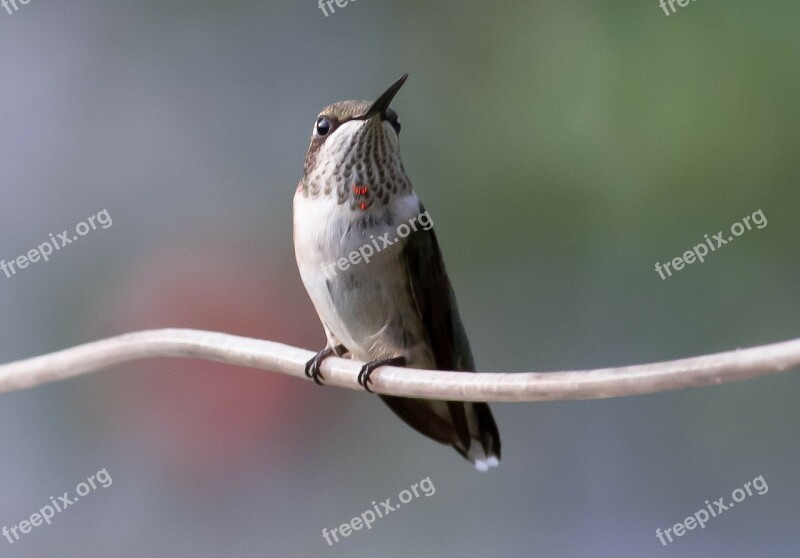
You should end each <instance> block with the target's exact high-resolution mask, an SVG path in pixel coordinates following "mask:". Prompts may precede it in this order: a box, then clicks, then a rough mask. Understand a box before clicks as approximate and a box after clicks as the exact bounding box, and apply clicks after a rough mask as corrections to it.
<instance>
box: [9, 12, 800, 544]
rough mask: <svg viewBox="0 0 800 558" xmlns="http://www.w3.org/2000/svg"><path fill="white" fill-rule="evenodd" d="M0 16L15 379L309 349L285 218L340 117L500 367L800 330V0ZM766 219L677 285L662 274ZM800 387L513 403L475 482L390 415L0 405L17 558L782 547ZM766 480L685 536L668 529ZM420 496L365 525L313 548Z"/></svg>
mask: <svg viewBox="0 0 800 558" xmlns="http://www.w3.org/2000/svg"><path fill="white" fill-rule="evenodd" d="M20 7H21V9H20V11H19V12H17V13H15V14H14V15H8V14H7V13H6V12H5V11H0V139H2V155H0V258H2V259H6V260H10V259H13V258H15V257H16V256H18V255H21V254H25V253H27V251H28V250H30V249H31V248H34V247H36V246H37V245H39V244H41V243H42V242H44V241H46V240H47V238H48V234H49V233H51V232H52V233H59V232H61V231H62V230H63V229H67V228H69V229H73V228H74V226H75V225H76V224H77V223H78V222H80V221H82V220H84V219H86V218H87V217H88V216H90V215H94V214H96V213H97V212H99V211H101V210H103V209H107V210H108V212H109V214H110V215H111V217H112V218H113V226H111V227H110V228H108V229H106V230H98V231H94V232H91V233H90V234H88V235H87V236H85V237H83V238H81V239H80V240H79V241H77V242H75V243H73V244H71V245H69V246H67V247H65V248H64V249H63V251H60V252H58V253H57V254H55V255H53V256H52V257H51V260H50V261H49V262H48V263H41V262H39V263H36V264H33V265H31V266H30V267H29V268H27V269H25V270H23V271H21V272H20V273H18V274H17V275H15V276H13V277H12V278H11V279H7V278H5V276H3V275H0V313H1V316H2V317H0V362H7V361H11V360H15V359H19V358H24V357H28V356H33V355H37V354H42V353H45V352H49V351H53V350H57V349H61V348H64V347H67V346H71V345H74V344H78V343H81V342H86V341H89V340H94V339H98V338H102V337H105V336H108V335H112V334H117V333H123V332H127V331H133V330H137V329H143V328H152V327H165V326H176V327H196V328H204V329H213V330H220V331H226V332H231V333H237V334H244V335H249V336H254V337H262V338H268V339H272V340H277V341H282V342H287V343H291V344H295V345H300V346H303V347H307V348H310V349H318V348H320V347H321V346H322V344H323V343H324V337H323V334H322V328H321V326H320V325H319V323H318V321H317V319H316V316H315V314H314V312H313V309H312V307H311V305H310V303H309V301H308V299H307V297H306V295H305V292H304V291H303V288H302V285H301V284H300V280H299V276H298V273H297V271H296V267H295V264H294V255H293V251H292V244H291V198H292V195H293V193H294V188H295V185H296V183H297V181H298V179H299V178H300V173H301V169H302V160H303V155H304V153H305V150H306V147H307V142H308V139H309V136H310V133H311V128H312V124H313V122H314V118H315V116H316V114H317V112H318V110H319V109H320V108H321V107H322V106H324V105H325V104H327V103H329V102H332V101H335V100H340V99H347V98H357V99H359V98H366V99H370V98H374V97H375V96H376V95H377V94H378V93H380V92H381V91H383V89H384V88H385V87H386V86H388V85H389V84H390V83H391V82H392V81H393V80H394V79H396V78H397V77H398V76H399V75H401V74H402V73H404V72H409V73H410V74H411V77H410V78H409V80H408V82H407V84H406V85H405V87H404V88H403V90H402V91H401V93H400V94H399V95H398V97H397V98H396V100H395V102H394V103H393V106H394V108H395V109H396V110H397V111H398V113H399V114H400V119H401V122H402V124H403V132H402V134H401V136H402V137H401V145H402V149H403V157H404V163H405V167H406V169H407V170H408V172H409V174H410V176H411V178H412V180H413V181H414V183H415V185H416V188H417V190H418V192H419V194H420V196H421V197H422V199H423V200H424V201H425V204H426V206H427V208H428V209H429V211H430V214H431V215H432V217H433V220H434V222H435V225H436V230H437V234H438V236H439V240H440V243H441V245H442V248H443V251H444V254H445V259H446V263H447V266H448V270H449V272H450V275H451V279H452V281H453V283H454V286H455V289H456V292H457V294H458V297H459V302H460V307H461V313H462V316H463V318H464V321H465V324H466V327H467V331H468V332H469V335H470V338H471V341H472V346H473V351H474V353H475V356H476V360H477V362H478V366H479V368H480V369H482V370H495V371H531V370H558V369H571V368H591V367H600V366H610V365H622V364H630V363H638V362H652V361H657V360H661V359H671V358H680V357H684V356H691V355H697V354H704V353H709V352H714V351H721V350H728V349H733V348H735V347H745V346H752V345H756V344H760V343H766V342H771V341H777V340H783V339H789V338H794V337H798V336H800V297H798V294H800V287H799V286H798V270H799V269H800V266H799V265H798V263H799V258H798V256H799V255H800V254H798V244H797V239H798V233H800V227H799V226H798V219H797V215H798V211H799V210H800V196H798V179H800V172H799V171H798V165H797V147H798V139H800V124H798V122H800V118H798V117H799V116H800V110H799V109H800V97H799V96H798V86H799V85H800V66H799V65H798V56H799V55H800V40H798V35H797V29H798V23H800V17H799V16H800V8H798V6H797V3H796V2H789V1H774V2H769V3H766V4H764V3H755V2H752V1H748V2H745V1H738V0H735V1H726V2H720V1H718V0H698V1H697V2H692V3H690V5H689V6H687V7H686V8H682V9H680V10H679V11H678V12H677V13H675V14H673V15H670V16H668V17H667V16H665V15H664V13H663V11H662V10H661V8H659V7H658V4H657V2H656V1H655V0H651V1H648V2H604V3H598V2H586V1H584V2H573V1H566V2H557V3H555V2H522V1H520V2H495V3H489V2H476V1H473V0H466V1H461V2H421V1H418V2H390V1H388V0H380V1H379V0H369V1H368V0H359V1H358V2H355V3H351V4H350V5H348V6H347V7H346V8H343V9H337V11H336V13H335V14H332V15H330V16H329V17H327V18H326V17H325V16H324V15H323V14H322V12H321V11H320V10H319V9H318V7H317V5H316V4H315V3H314V2H313V1H312V0H303V1H300V2H291V3H290V2H273V3H267V2H233V3H231V2H207V1H195V2H182V1H174V2H163V1H162V2H154V1H148V0H145V1H143V2H121V1H115V0H112V1H104V2H99V1H94V0H90V1H88V2H81V3H70V4H63V3H62V4H57V3H53V2H45V1H43V0H32V1H31V2H30V3H29V4H28V5H27V6H20ZM758 209H761V210H762V211H763V213H764V215H765V216H766V217H767V219H768V222H769V224H768V226H767V227H766V228H764V229H761V230H753V231H749V232H746V233H745V234H744V235H743V236H742V237H740V238H738V239H736V240H735V241H734V242H732V243H731V244H729V245H727V246H725V247H723V248H720V249H719V251H717V252H715V253H713V254H712V255H710V256H709V257H708V259H707V261H706V262H705V263H703V264H697V263H696V264H693V265H691V266H688V267H687V268H686V269H683V270H682V271H680V272H678V273H677V274H675V275H674V276H673V277H670V278H668V279H666V280H661V279H660V278H659V276H658V274H657V273H656V272H655V271H654V269H653V267H654V264H655V262H656V261H661V262H664V261H667V260H669V259H672V258H674V257H675V256H678V255H680V254H682V253H683V252H684V251H686V250H688V249H690V248H691V247H692V246H693V245H695V244H697V243H699V242H702V240H703V235H704V234H709V235H711V234H714V233H716V232H717V231H719V230H726V231H727V229H728V227H730V225H731V224H732V223H734V222H736V221H739V220H741V219H742V218H743V217H744V216H745V215H749V214H751V213H753V212H754V211H756V210H758ZM798 390H800V375H798V374H797V373H792V374H785V375H779V376H774V377H768V378H763V379H758V380H754V381H749V382H745V383H737V384H730V385H725V386H722V387H717V388H708V389H698V390H689V391H682V392H675V393H662V394H657V395H650V396H642V397H630V398H625V399H613V400H605V401H587V402H564V403H546V404H494V405H493V406H492V407H493V409H494V412H495V415H496V418H497V421H498V423H499V425H500V428H501V432H502V436H503V444H504V446H503V447H504V454H503V455H504V460H503V463H502V464H501V466H500V468H499V469H498V470H497V471H493V472H492V473H491V474H487V475H481V474H478V473H476V472H475V471H474V470H472V468H471V467H470V466H469V465H468V464H466V463H465V462H464V461H463V460H462V459H461V458H460V457H459V456H458V455H457V454H456V453H455V452H453V451H452V450H450V449H447V448H444V447H440V446H438V445H436V444H433V443H432V442H430V441H428V440H426V439H424V438H422V437H421V436H419V435H418V434H416V433H415V432H413V431H411V430H410V429H408V428H407V427H406V426H405V425H403V424H402V423H401V422H400V421H398V420H396V419H395V418H394V417H393V416H392V415H391V413H390V412H389V411H388V410H387V409H386V408H384V406H383V405H382V404H381V403H380V402H379V401H378V400H377V398H374V397H370V396H367V395H364V394H361V393H357V392H350V391H346V390H340V389H335V388H329V389H320V388H317V387H316V386H314V385H312V384H310V383H306V382H301V381H298V380H295V379H290V378H286V377H282V376H279V375H275V374H268V373H261V372H256V371H250V370H241V369H234V368H230V367H225V366H222V365H216V364H211V363H200V362H194V361H163V360H155V361H145V362H141V363H137V364H133V365H129V366H123V367H118V368H116V369H113V370H110V371H106V372H103V373H100V374H97V375H95V376H92V377H84V378H80V379H75V380H72V381H68V382H65V383H60V384H54V385H49V386H45V387H42V388H38V389H36V390H33V391H29V392H21V393H14V394H10V395H4V396H2V397H0V440H2V442H1V444H2V446H1V447H2V451H0V527H2V526H3V525H7V526H11V525H13V524H15V523H18V522H19V521H21V520H23V519H26V518H28V517H29V516H30V514H31V513H33V512H35V511H36V510H38V509H39V508H41V507H42V506H43V505H45V504H47V503H48V501H49V497H50V496H52V495H60V494H62V493H63V492H64V491H70V492H74V489H75V486H76V485H77V484H78V483H79V482H81V481H83V480H85V479H86V478H87V477H88V476H89V475H92V474H94V473H95V472H96V471H98V470H99V469H102V468H106V469H107V470H108V473H109V474H110V476H111V477H112V478H113V484H112V485H111V486H110V487H109V488H107V489H103V490H98V491H96V492H92V493H91V494H90V495H88V496H86V497H85V498H82V499H81V500H80V502H78V503H76V504H75V505H74V506H72V507H70V508H69V509H67V510H65V511H64V512H63V513H61V514H58V515H57V516H56V517H55V519H54V522H53V524H52V525H51V526H43V527H38V528H36V529H34V531H33V532H32V533H30V534H27V535H25V536H24V537H23V539H22V540H21V541H19V542H18V543H15V544H14V545H10V544H8V543H7V542H6V541H5V539H2V538H0V556H6V555H8V556H35V557H41V556H56V555H59V556H81V557H83V556H87V557H88V556H137V557H140V556H221V555H224V556H236V557H239V556H242V557H248V556H253V557H256V556H286V557H290V556H291V557H295V556H297V557H310V556H331V557H334V556H343V557H361V556H364V557H374V556H387V557H389V556H398V557H399V556H546V557H549V556H637V557H638V556H657V557H665V556H753V555H759V556H791V555H794V554H796V549H797V545H796V529H797V525H798V519H800V511H799V510H800V506H798V504H800V489H799V488H798V485H799V481H800V473H798V463H799V462H800V449H799V448H798V442H797V440H798V436H797V425H798V419H799V418H800V406H798V403H797V394H798ZM758 475H763V476H764V478H765V480H766V482H767V483H768V486H769V492H768V493H767V494H765V495H763V496H753V497H750V498H748V499H746V500H745V501H744V502H742V503H741V504H739V505H737V507H736V508H734V509H732V510H730V511H728V512H725V513H724V514H723V515H721V516H720V517H717V518H715V519H712V520H711V521H710V522H709V523H708V525H707V526H706V528H705V529H704V530H702V531H700V530H694V531H691V532H689V533H687V534H686V535H684V536H683V537H682V538H681V539H679V540H677V541H676V542H674V543H672V544H671V545H669V546H668V547H666V548H663V547H662V546H661V544H660V543H659V542H658V540H657V539H656V536H655V529H656V528H657V527H661V528H662V529H665V528H667V527H670V526H672V525H673V524H674V523H676V522H678V521H681V520H683V518H685V517H686V516H688V515H691V514H692V513H694V512H695V511H696V510H697V509H699V508H700V507H702V506H704V501H705V500H706V499H709V500H713V499H717V498H719V497H722V496H725V497H726V498H728V499H729V496H730V493H731V491H732V490H734V489H735V488H737V487H740V486H742V485H743V484H744V483H745V482H748V481H751V480H752V479H753V478H754V477H756V476H758ZM426 477H430V479H431V481H432V482H433V484H434V485H435V487H436V493H435V495H433V496H431V497H429V498H421V499H419V500H414V501H413V502H412V503H410V504H408V505H407V506H406V507H404V508H403V509H400V510H398V511H396V512H394V513H392V514H390V515H389V516H387V517H386V518H385V519H383V520H380V521H379V522H377V523H376V524H375V525H374V526H373V528H372V529H371V530H370V531H363V530H362V531H359V532H356V533H354V534H352V535H351V536H350V537H349V538H347V539H345V540H343V541H342V542H340V543H338V544H337V545H335V546H333V547H328V545H327V544H326V543H325V541H324V540H323V539H322V537H321V535H320V532H321V529H322V528H323V527H326V528H328V529H331V528H333V527H336V526H338V525H340V524H341V523H344V522H345V521H348V520H349V519H350V518H351V517H353V516H354V515H357V514H360V513H361V512H362V511H364V510H365V509H367V508H369V507H371V504H370V502H371V501H372V500H376V501H377V500H383V499H385V498H388V497H392V498H393V499H396V497H397V494H398V493H399V492H400V491H401V490H403V489H404V488H407V487H408V486H410V485H411V484H413V483H415V482H418V481H419V480H421V479H423V478H426Z"/></svg>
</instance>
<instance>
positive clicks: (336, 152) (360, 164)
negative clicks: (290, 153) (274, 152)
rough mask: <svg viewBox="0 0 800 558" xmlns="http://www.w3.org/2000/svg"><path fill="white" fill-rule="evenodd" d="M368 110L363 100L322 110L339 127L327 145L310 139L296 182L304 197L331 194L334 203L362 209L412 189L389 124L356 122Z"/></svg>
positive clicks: (385, 202)
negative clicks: (335, 120) (298, 180)
mask: <svg viewBox="0 0 800 558" xmlns="http://www.w3.org/2000/svg"><path fill="white" fill-rule="evenodd" d="M368 106H369V103H368V102H367V101H342V102H340V103H334V104H333V105H330V106H329V107H326V108H325V109H324V110H323V112H322V113H321V114H327V115H332V117H333V118H336V119H337V127H338V129H337V130H336V131H335V133H333V134H332V135H331V137H329V138H327V141H324V142H318V143H315V140H312V142H311V145H310V146H309V150H308V154H307V155H306V161H305V168H304V173H303V179H302V183H301V184H302V188H303V193H304V195H305V196H310V197H312V198H313V197H319V196H335V197H336V202H337V204H339V205H342V204H349V206H350V208H351V209H353V210H360V211H366V210H367V209H369V208H370V207H382V206H386V205H388V204H389V203H390V201H391V199H392V196H393V195H396V194H398V193H402V192H407V191H409V190H411V182H410V181H409V179H408V177H407V176H406V172H405V169H404V168H403V163H402V160H401V159H400V151H399V144H398V139H397V135H396V134H395V132H394V131H393V130H392V128H391V126H390V124H389V123H388V122H386V121H385V120H382V119H381V118H380V117H379V116H378V115H376V116H374V117H371V118H368V119H365V120H362V119H359V118H358V116H357V115H359V114H362V113H363V112H364V111H365V110H366V109H367V107H368Z"/></svg>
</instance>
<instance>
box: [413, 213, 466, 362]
mask: <svg viewBox="0 0 800 558" xmlns="http://www.w3.org/2000/svg"><path fill="white" fill-rule="evenodd" d="M424 212H425V208H424V207H422V205H421V204H420V214H422V213H424ZM401 258H402V259H403V260H404V261H405V264H406V265H405V269H406V271H407V273H408V287H409V290H410V291H411V297H412V299H413V300H414V303H415V304H416V307H417V311H418V313H419V316H420V319H421V320H422V323H423V325H424V327H425V331H426V332H427V334H428V340H429V342H430V347H431V350H432V352H433V354H434V357H435V359H436V368H437V369H439V370H464V371H472V372H474V371H475V363H474V361H473V359H472V351H471V350H470V347H469V340H468V339H467V334H466V332H465V331H464V326H463V324H462V323H461V317H460V316H459V314H458V306H457V305H456V298H455V294H454V293H453V289H452V287H451V286H450V280H449V279H448V277H447V272H446V271H445V269H444V262H443V260H442V253H441V251H440V250H439V243H438V241H437V240H436V234H435V233H434V232H433V228H430V229H428V230H423V229H419V230H416V231H414V232H412V233H411V234H410V235H409V236H408V238H407V241H406V244H405V246H404V247H403V252H402V255H401Z"/></svg>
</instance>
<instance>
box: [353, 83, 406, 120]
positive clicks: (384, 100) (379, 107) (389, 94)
mask: <svg viewBox="0 0 800 558" xmlns="http://www.w3.org/2000/svg"><path fill="white" fill-rule="evenodd" d="M406 79H408V74H403V75H402V77H401V78H400V79H398V80H397V81H396V82H394V83H393V84H392V85H390V86H389V89H387V90H386V91H384V93H383V95H381V96H380V97H378V99H377V100H376V101H375V102H374V103H372V105H370V107H369V108H368V109H367V112H365V113H364V116H362V117H361V118H362V119H363V120H366V119H367V118H369V117H370V116H372V115H373V114H380V115H381V118H383V117H385V116H386V110H387V109H388V108H389V105H390V104H391V102H392V99H394V96H395V95H397V92H398V91H400V88H401V87H403V84H404V83H405V82H406Z"/></svg>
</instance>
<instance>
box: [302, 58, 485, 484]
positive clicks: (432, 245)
mask: <svg viewBox="0 0 800 558" xmlns="http://www.w3.org/2000/svg"><path fill="white" fill-rule="evenodd" d="M406 78H408V74H405V75H403V76H402V77H401V78H400V79H398V80H397V81H396V82H394V83H393V84H392V85H391V86H390V87H389V88H388V89H387V90H386V91H385V92H384V93H383V94H382V95H380V96H379V97H378V99H377V100H375V101H373V102H369V101H340V102H336V103H333V104H331V105H328V106H327V107H325V108H324V109H323V110H322V112H320V113H319V115H318V116H317V118H316V120H315V121H314V129H313V132H312V135H311V143H310V145H309V148H308V152H307V154H306V157H305V163H304V166H303V177H302V179H301V180H300V182H299V183H298V185H297V190H296V192H295V195H294V200H293V237H294V250H295V257H296V259H297V267H298V269H299V271H300V277H301V278H302V281H303V285H304V286H305V288H306V291H307V292H308V295H309V297H310V298H311V302H312V303H313V305H314V308H315V309H316V311H317V314H318V315H319V318H320V321H321V322H322V326H323V328H324V329H325V335H326V337H327V344H326V346H325V348H324V349H322V350H321V351H319V352H318V353H317V354H316V355H315V356H314V358H312V359H311V360H310V361H309V362H308V363H307V364H306V368H305V373H306V375H307V376H308V377H310V378H311V379H313V380H314V381H315V382H316V383H317V384H320V385H322V380H323V379H324V378H323V376H322V373H321V371H320V365H321V364H322V362H323V360H324V359H326V358H328V357H330V356H332V355H335V356H339V357H347V358H352V359H355V360H358V361H361V362H365V363H366V364H365V365H364V366H363V368H362V369H361V372H360V373H359V376H358V382H359V385H361V386H362V387H364V389H366V390H367V391H371V390H370V387H369V383H370V381H371V380H370V375H371V374H372V372H373V371H375V370H376V369H377V368H380V367H381V366H386V365H391V366H408V367H412V368H422V369H428V370H457V371H470V372H474V371H475V363H474V361H473V358H472V352H471V350H470V346H469V340H468V339H467V335H466V332H465V331H464V326H463V324H462V322H461V317H460V315H459V313H458V307H457V306H456V299H455V295H454V293H453V289H452V287H451V285H450V280H449V278H448V276H447V273H446V271H445V267H444V262H443V260H442V254H441V251H440V250H439V243H438V242H437V240H436V234H435V233H434V231H433V222H432V221H431V219H430V216H429V214H428V212H427V211H426V210H425V208H424V206H423V205H422V202H421V201H420V199H419V197H417V194H416V193H415V191H414V188H413V186H412V184H411V180H410V179H409V178H408V175H407V174H406V171H405V169H404V167H403V162H402V160H401V158H400V145H399V134H400V122H399V121H398V116H397V113H396V112H395V111H394V110H393V109H391V108H390V107H389V105H390V103H391V102H392V99H394V97H395V95H396V94H397V92H398V91H399V90H400V88H401V87H402V86H403V84H404V83H405V81H406ZM368 248H369V249H368ZM380 398H381V399H382V400H383V402H384V403H386V404H387V405H388V406H389V408H390V409H391V410H392V411H394V413H395V414H396V415H397V416H398V417H400V418H401V419H402V420H403V421H405V422H406V423H407V424H408V425H409V426H411V427H412V428H413V429H415V430H417V431H418V432H420V433H421V434H423V435H425V436H427V437H429V438H431V439H433V440H435V441H437V442H440V443H442V444H446V445H451V446H452V447H453V448H455V450H456V451H457V452H458V453H459V454H461V455H462V456H463V457H464V458H466V459H467V460H469V461H470V462H472V464H473V465H474V467H475V468H476V469H478V470H479V471H486V470H488V469H489V468H490V467H495V466H497V465H498V464H499V461H500V435H499V433H498V430H497V425H496V424H495V421H494V418H493V416H492V413H491V411H490V410H489V406H488V405H487V404H486V403H484V402H463V401H433V400H426V399H417V398H407V397H396V396H388V395H380Z"/></svg>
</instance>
